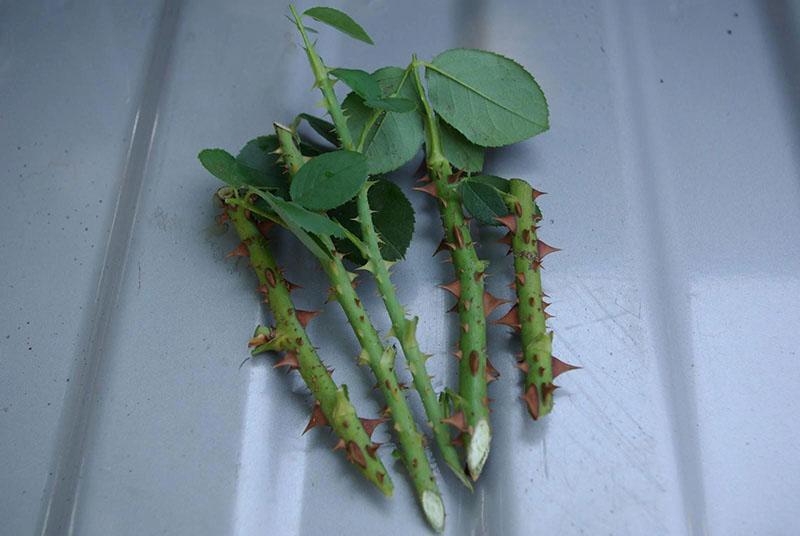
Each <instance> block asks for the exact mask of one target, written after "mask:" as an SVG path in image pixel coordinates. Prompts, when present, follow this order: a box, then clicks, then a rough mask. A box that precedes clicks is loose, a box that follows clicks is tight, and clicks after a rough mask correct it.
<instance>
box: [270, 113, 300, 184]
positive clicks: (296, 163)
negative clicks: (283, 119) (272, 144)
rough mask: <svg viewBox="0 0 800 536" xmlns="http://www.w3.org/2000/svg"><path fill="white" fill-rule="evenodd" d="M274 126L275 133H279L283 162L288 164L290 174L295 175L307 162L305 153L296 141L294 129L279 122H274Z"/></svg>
mask: <svg viewBox="0 0 800 536" xmlns="http://www.w3.org/2000/svg"><path fill="white" fill-rule="evenodd" d="M273 126H274V127H275V134H277V135H278V143H280V148H281V149H280V150H281V153H282V156H283V162H284V164H286V168H287V169H288V170H289V174H290V175H294V174H295V173H297V172H298V171H299V170H300V168H301V167H302V166H303V164H305V163H306V160H305V158H303V154H302V153H301V152H300V149H299V148H298V147H297V144H296V143H295V142H294V131H293V130H291V129H289V128H288V127H285V126H283V125H281V124H279V123H273Z"/></svg>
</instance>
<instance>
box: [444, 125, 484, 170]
mask: <svg viewBox="0 0 800 536" xmlns="http://www.w3.org/2000/svg"><path fill="white" fill-rule="evenodd" d="M439 133H440V134H441V140H442V151H444V156H445V158H447V159H448V160H449V161H450V163H451V164H453V166H455V167H456V168H458V169H462V170H464V171H467V172H470V173H475V172H477V171H480V170H482V169H483V153H484V149H483V147H480V146H478V145H475V144H474V143H472V142H471V141H469V140H468V139H467V138H465V137H464V136H462V135H461V133H460V132H459V131H457V130H456V129H454V128H453V127H451V126H450V125H448V124H447V123H445V122H444V121H439Z"/></svg>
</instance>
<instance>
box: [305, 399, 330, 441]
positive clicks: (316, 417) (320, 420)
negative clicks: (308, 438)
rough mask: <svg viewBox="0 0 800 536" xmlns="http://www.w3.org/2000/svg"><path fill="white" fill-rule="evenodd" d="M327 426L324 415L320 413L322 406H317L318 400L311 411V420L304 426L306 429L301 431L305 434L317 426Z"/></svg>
mask: <svg viewBox="0 0 800 536" xmlns="http://www.w3.org/2000/svg"><path fill="white" fill-rule="evenodd" d="M326 424H328V419H327V417H325V414H324V413H322V406H320V405H319V400H317V401H316V402H315V403H314V409H313V410H311V418H310V419H309V420H308V424H307V425H306V429H305V430H303V433H304V434H305V433H306V432H308V431H309V430H311V429H312V428H316V427H317V426H324V425H326Z"/></svg>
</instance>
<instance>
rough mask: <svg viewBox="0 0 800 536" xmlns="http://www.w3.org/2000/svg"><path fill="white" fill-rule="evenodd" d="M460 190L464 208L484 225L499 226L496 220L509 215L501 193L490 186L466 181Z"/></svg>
mask: <svg viewBox="0 0 800 536" xmlns="http://www.w3.org/2000/svg"><path fill="white" fill-rule="evenodd" d="M460 188H461V200H462V202H463V203H464V207H465V208H466V209H467V211H469V213H470V214H471V215H472V216H473V217H474V218H475V219H476V220H478V221H479V222H480V223H482V224H483V225H499V223H498V222H497V221H496V220H495V218H496V217H499V216H505V215H506V214H508V208H506V204H505V202H504V201H503V198H502V197H500V193H499V192H498V191H497V190H496V189H495V188H493V187H492V186H490V185H489V184H487V183H485V182H480V181H473V180H466V181H464V182H462V183H461V186H460Z"/></svg>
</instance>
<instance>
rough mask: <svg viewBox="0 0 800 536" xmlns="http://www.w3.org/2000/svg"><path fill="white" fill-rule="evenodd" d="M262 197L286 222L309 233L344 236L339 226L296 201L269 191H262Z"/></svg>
mask: <svg viewBox="0 0 800 536" xmlns="http://www.w3.org/2000/svg"><path fill="white" fill-rule="evenodd" d="M262 199H264V200H265V201H266V202H267V203H268V204H269V206H270V207H271V208H272V210H274V211H275V213H276V214H277V215H278V216H280V218H281V219H282V220H283V221H284V222H285V223H288V224H292V225H295V226H297V227H299V228H301V229H303V230H304V231H308V232H309V233H315V234H319V235H329V236H338V237H341V236H344V231H343V230H342V228H341V226H340V225H339V224H338V223H336V222H335V221H333V220H331V219H330V218H328V217H327V216H325V215H323V214H318V213H316V212H311V211H310V210H306V209H305V208H303V207H302V206H300V205H298V204H297V203H293V202H292V201H286V200H285V199H281V198H280V197H277V196H274V195H272V194H270V193H268V192H267V193H263V195H262Z"/></svg>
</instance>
